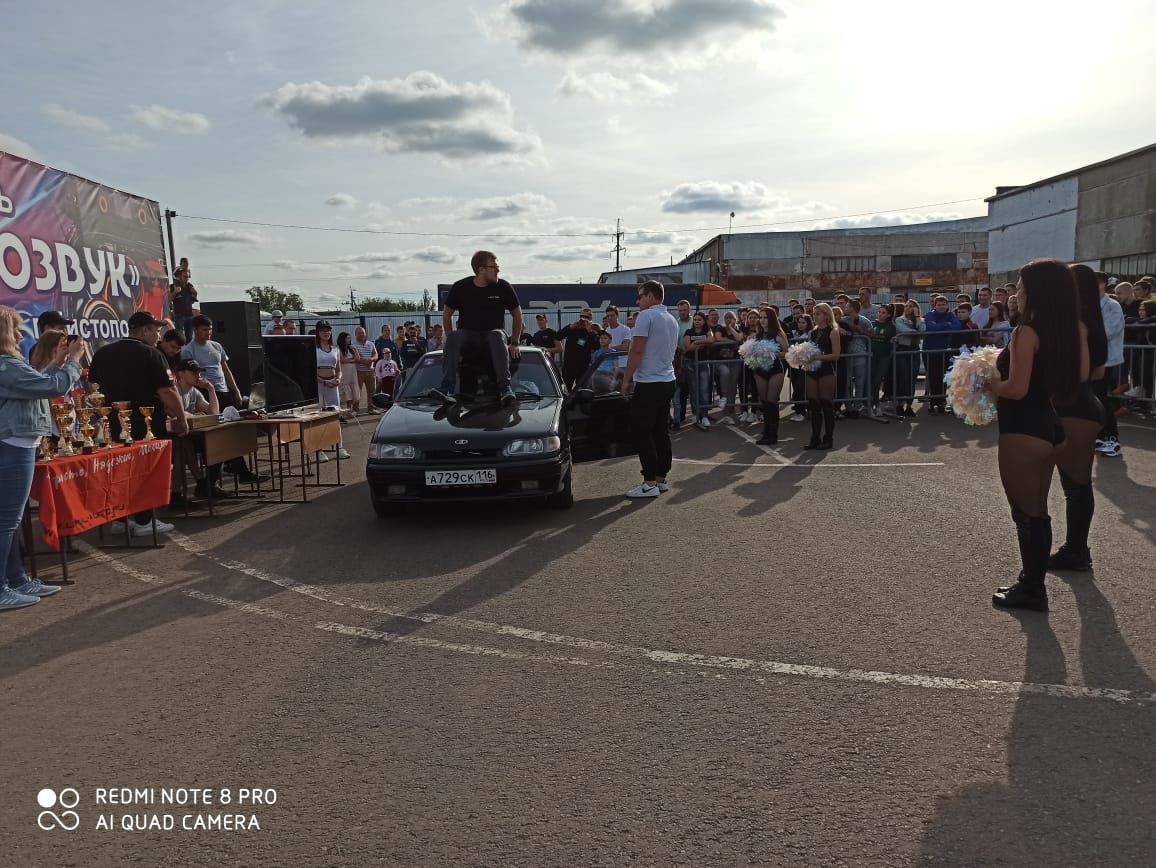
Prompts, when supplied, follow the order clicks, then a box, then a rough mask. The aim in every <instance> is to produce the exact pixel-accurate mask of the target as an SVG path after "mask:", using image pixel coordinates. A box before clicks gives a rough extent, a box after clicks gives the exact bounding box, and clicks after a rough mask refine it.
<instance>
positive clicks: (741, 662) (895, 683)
mask: <svg viewBox="0 0 1156 868" xmlns="http://www.w3.org/2000/svg"><path fill="white" fill-rule="evenodd" d="M169 538H170V539H171V540H172V541H173V542H174V543H176V545H177V546H179V547H180V548H182V549H184V550H185V551H187V552H189V553H190V554H193V555H196V556H199V557H203V558H205V559H206V560H209V561H212V562H213V563H215V564H217V565H219V566H222V567H225V568H226V569H229V570H232V571H234V572H239V573H242V574H243V575H246V576H250V577H251V578H255V579H258V580H259V581H263V582H268V583H270V584H274V585H276V586H278V587H281V588H284V589H285V590H288V591H292V592H294V593H298V594H302V595H304V596H307V597H311V598H313V599H315V600H319V601H322V602H326V603H330V604H332V605H336V606H344V607H348V608H351V609H356V610H359V611H365V612H373V613H376V614H380V615H388V616H391V617H394V618H401V619H404V620H407V621H416V622H420V623H425V624H435V623H436V624H438V625H442V626H446V627H453V628H459V629H465V630H471V631H475V632H482V633H489V634H491V635H495V636H511V637H515V638H518V639H522V640H525V641H528V642H539V643H546V644H552V645H561V646H564V647H570V648H580V649H582V650H584V651H588V652H596V653H603V654H613V655H616V656H624V657H630V658H634V659H636V660H644V661H646V662H648V663H660V664H664V665H668V666H683V667H692V668H695V669H711V670H719V669H721V670H729V671H733V672H743V673H748V674H754V675H762V676H765V675H775V676H794V677H801V678H812V679H820V680H826V681H849V682H857V683H861V684H873V685H876V686H891V687H917V688H922V689H930V690H957V691H971V692H976V693H987V694H999V695H1016V694H1021V693H1031V694H1038V695H1043V696H1051V697H1054V698H1057V699H1095V700H1109V701H1112V702H1117V703H1122V704H1153V703H1156V693H1146V692H1141V691H1133V690H1120V689H1116V688H1104V687H1077V686H1072V685H1068V684H1036V683H1031V682H1021V681H997V680H992V679H978V680H973V679H966V678H950V677H939V676H934V675H910V674H903V673H896V672H881V671H874V670H865V669H837V668H834V667H830V666H812V665H806V664H798V663H781V662H777V661H773V660H753V659H749V658H744V657H726V656H720V655H714V654H695V653H686V652H680V651H665V650H660V649H652V648H643V647H639V646H634V645H624V644H620V643H617V642H604V641H601V640H597V639H584V638H582V637H579V636H567V635H565V634H561V633H549V632H545V631H542V630H531V629H528V628H526V627H517V626H514V625H510V624H499V623H494V622H491V621H479V620H475V619H471V618H459V617H455V616H452V615H440V614H437V613H434V612H418V613H413V612H402V611H398V610H395V609H391V608H389V607H387V606H383V605H380V604H377V603H371V602H368V601H364V600H357V599H354V598H350V597H343V596H340V595H338V594H334V593H332V592H330V591H327V590H325V589H324V588H319V587H316V586H313V585H309V584H306V583H304V582H298V581H297V580H295V579H290V578H288V577H287V576H281V575H278V574H276V573H271V572H268V571H265V570H261V569H258V568H256V567H252V566H249V565H247V564H244V563H242V562H240V561H233V560H229V559H225V558H219V557H217V556H216V555H214V554H213V553H212V552H210V551H208V550H207V549H205V548H203V547H202V546H200V545H198V544H197V543H196V542H194V541H193V540H191V539H189V538H188V537H186V536H185V535H184V534H180V533H172V534H169ZM78 545H79V546H80V547H81V549H82V550H83V551H85V552H86V553H88V554H90V555H91V556H92V557H94V558H95V559H96V560H98V561H99V562H101V563H103V564H106V565H108V566H110V567H112V568H113V569H114V570H117V571H118V572H121V573H123V574H125V575H128V576H131V577H132V578H134V579H137V580H138V581H143V582H147V583H148V584H151V585H158V584H165V582H164V580H162V579H159V578H158V577H156V576H152V575H149V574H147V573H142V572H141V571H139V570H136V569H135V568H133V567H131V566H129V565H128V564H124V563H122V562H121V561H120V560H119V559H116V558H113V557H111V556H110V555H107V554H105V553H104V552H101V551H99V550H98V549H96V548H94V547H93V546H91V545H89V544H88V543H85V542H79V543H78ZM174 590H177V591H179V592H180V593H183V594H185V595H187V596H192V597H195V598H197V599H204V600H206V601H208V602H217V600H227V598H216V599H210V598H211V597H212V596H213V595H206V594H203V593H202V592H199V591H194V590H189V589H180V588H174ZM234 603H235V604H236V605H233V604H234ZM228 604H229V605H230V607H231V608H244V609H245V610H247V611H251V613H252V614H266V613H265V612H263V611H258V610H262V609H265V608H266V607H261V606H256V605H255V604H249V603H240V602H238V601H229V602H228ZM270 611H273V612H275V611H276V610H270ZM281 614H283V615H286V617H288V618H294V617H296V616H290V615H288V614H287V613H281ZM313 626H315V627H317V628H318V629H324V630H330V631H331V632H339V633H344V634H346V635H351V636H363V637H367V638H376V639H382V640H384V641H391V642H404V644H410V645H420V646H423V647H429V648H436V649H439V650H446V651H457V652H459V653H469V654H473V655H479V656H491V657H501V658H506V659H534V660H539V659H540V660H544V661H547V662H553V663H558V662H561V663H567V664H572V665H582V666H595V667H596V666H599V665H603V666H611V665H614V664H610V663H602V664H599V663H597V662H596V661H590V660H586V659H584V658H569V657H558V656H555V655H535V654H530V653H526V652H514V651H503V650H501V649H496V648H489V647H488V646H480V645H479V646H475V645H462V644H460V643H453V642H444V641H442V640H439V639H429V638H425V637H414V636H400V635H397V634H393V633H385V632H382V631H374V630H368V629H367V628H362V627H350V626H348V625H340V624H331V623H330V622H323V623H321V624H314V625H313Z"/></svg>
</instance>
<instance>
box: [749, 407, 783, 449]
mask: <svg viewBox="0 0 1156 868" xmlns="http://www.w3.org/2000/svg"><path fill="white" fill-rule="evenodd" d="M755 442H756V443H758V444H759V445H760V446H774V445H775V444H776V443H778V442H779V405H778V404H774V403H771V402H770V401H763V436H762V437H760V438H759V439H758V440H756V441H755Z"/></svg>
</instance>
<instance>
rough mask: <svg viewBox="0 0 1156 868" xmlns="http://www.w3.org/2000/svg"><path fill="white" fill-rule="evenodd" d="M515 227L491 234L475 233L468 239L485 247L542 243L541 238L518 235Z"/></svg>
mask: <svg viewBox="0 0 1156 868" xmlns="http://www.w3.org/2000/svg"><path fill="white" fill-rule="evenodd" d="M518 231H519V230H517V229H509V230H499V231H496V232H494V233H493V234H491V235H477V236H475V237H473V238H472V239H470V240H471V241H472V242H473V243H474V244H479V245H483V246H485V247H497V248H502V247H536V246H537V245H539V244H541V243H542V239H541V238H535V237H534V236H532V235H519V234H518Z"/></svg>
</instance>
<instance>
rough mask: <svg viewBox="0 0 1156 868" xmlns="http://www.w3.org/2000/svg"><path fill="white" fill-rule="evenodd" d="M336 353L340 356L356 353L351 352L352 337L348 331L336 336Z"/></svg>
mask: <svg viewBox="0 0 1156 868" xmlns="http://www.w3.org/2000/svg"><path fill="white" fill-rule="evenodd" d="M337 353H338V355H340V356H341V357H342V358H344V357H345V356H354V355H357V354H356V353H355V352H353V338H352V336H350V334H349V332H342V333H341V334H339V335H338V336H337Z"/></svg>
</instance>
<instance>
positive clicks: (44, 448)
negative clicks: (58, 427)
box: [36, 437, 52, 461]
mask: <svg viewBox="0 0 1156 868" xmlns="http://www.w3.org/2000/svg"><path fill="white" fill-rule="evenodd" d="M36 460H37V461H51V460H52V447H51V446H50V445H49V443H48V438H47V437H41V438H40V442H39V443H37V444H36Z"/></svg>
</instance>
